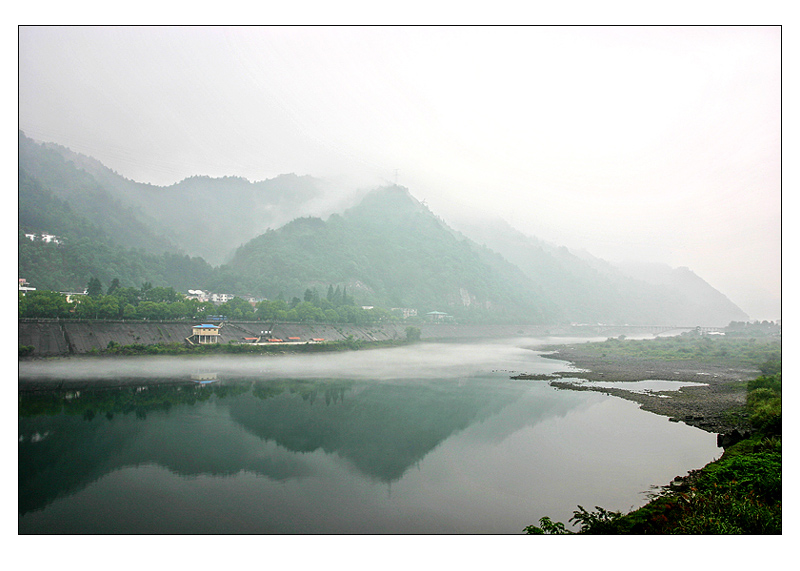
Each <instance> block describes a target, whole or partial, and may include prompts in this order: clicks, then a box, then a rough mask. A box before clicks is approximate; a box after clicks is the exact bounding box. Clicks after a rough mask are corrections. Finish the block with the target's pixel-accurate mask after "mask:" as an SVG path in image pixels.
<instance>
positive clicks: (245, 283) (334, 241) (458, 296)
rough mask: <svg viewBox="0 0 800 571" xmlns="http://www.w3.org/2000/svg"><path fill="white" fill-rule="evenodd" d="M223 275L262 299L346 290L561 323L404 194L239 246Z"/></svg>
mask: <svg viewBox="0 0 800 571" xmlns="http://www.w3.org/2000/svg"><path fill="white" fill-rule="evenodd" d="M224 271H225V272H226V273H227V274H228V275H230V276H232V277H235V278H234V279H237V280H239V282H238V284H237V285H238V286H239V287H245V288H256V289H255V291H254V292H253V293H254V294H255V295H263V296H267V297H270V296H277V295H281V294H283V295H286V289H285V288H289V289H295V290H296V289H302V288H307V287H316V288H322V289H323V291H324V289H325V288H327V287H328V285H330V284H333V285H340V286H343V287H347V291H348V293H349V294H350V295H351V296H353V297H354V298H355V299H356V302H357V303H361V304H368V305H381V306H385V307H409V308H415V309H418V310H420V311H425V312H427V311H434V310H437V311H445V312H448V313H452V314H454V315H457V316H461V317H465V316H467V315H470V316H472V317H476V316H488V315H492V316H493V317H494V318H497V319H511V318H513V317H515V318H517V319H520V318H524V319H527V320H532V321H535V322H543V321H553V320H559V319H560V316H559V310H558V308H557V307H556V306H554V305H553V304H551V303H549V301H548V300H546V299H545V298H543V297H539V296H538V295H537V292H536V287H535V285H534V284H532V283H531V282H530V280H528V279H527V278H526V277H525V276H524V275H523V274H522V273H521V272H520V271H519V269H518V268H516V267H514V266H513V265H512V264H510V263H508V262H507V261H506V260H505V259H503V258H502V257H501V256H499V255H497V254H496V253H494V252H491V251H489V250H488V249H486V248H482V247H480V246H478V245H477V244H475V243H474V242H472V241H471V240H469V239H467V238H464V237H460V238H459V236H458V235H457V233H456V232H454V231H453V230H452V229H451V228H449V227H448V226H447V225H446V224H445V223H444V222H443V221H441V220H440V219H439V218H437V217H436V216H435V215H433V214H432V213H431V212H430V211H429V210H428V209H427V207H425V206H424V205H422V204H421V203H420V202H419V201H417V200H416V199H415V198H413V197H412V196H411V194H410V193H409V192H408V190H407V189H405V188H403V187H399V186H391V187H385V188H380V189H376V190H374V191H372V192H371V193H369V194H367V195H366V196H365V197H364V199H363V200H362V201H361V203H360V204H358V205H357V206H354V207H352V208H350V209H349V210H347V211H345V212H344V213H342V214H334V215H332V216H331V217H330V218H328V220H326V221H324V220H322V219H319V218H301V219H297V220H295V221H293V222H291V223H289V224H287V225H285V226H283V227H282V228H280V229H278V230H271V231H269V232H266V233H265V234H262V235H261V236H259V237H257V238H255V239H253V240H252V241H250V242H249V243H247V244H245V245H244V246H242V247H240V248H239V249H238V250H237V251H236V254H235V255H234V257H233V259H232V260H231V262H230V264H228V265H227V266H225V268H224Z"/></svg>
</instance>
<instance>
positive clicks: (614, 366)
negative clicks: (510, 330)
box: [542, 344, 759, 434]
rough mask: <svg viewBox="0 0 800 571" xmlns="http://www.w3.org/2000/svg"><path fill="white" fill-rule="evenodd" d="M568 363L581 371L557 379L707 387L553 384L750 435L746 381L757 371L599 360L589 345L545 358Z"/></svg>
mask: <svg viewBox="0 0 800 571" xmlns="http://www.w3.org/2000/svg"><path fill="white" fill-rule="evenodd" d="M542 356H543V357H547V358H550V359H558V360H562V361H567V362H569V363H571V364H572V365H573V366H575V367H577V368H578V369H580V370H579V371H575V370H565V371H559V372H557V373H556V374H555V375H554V376H558V377H561V378H579V379H586V380H588V381H623V382H624V381H629V382H630V381H645V380H653V379H658V380H668V381H684V382H692V383H703V386H691V387H683V388H681V389H679V390H677V391H670V392H669V393H668V394H664V393H635V392H632V391H630V390H625V389H622V388H602V387H588V386H580V385H576V384H572V383H570V382H568V381H564V380H557V379H554V380H552V381H551V384H552V385H553V386H555V387H558V388H564V389H570V390H592V391H599V392H602V393H606V394H610V395H613V396H617V397H620V398H623V399H626V400H630V401H633V402H636V403H638V404H639V405H640V406H641V407H642V409H644V410H647V411H650V412H653V413H655V414H659V415H662V416H666V417H669V418H670V419H673V420H675V421H682V422H685V423H686V424H688V425H691V426H696V427H697V428H700V429H702V430H705V431H707V432H713V433H718V434H730V433H732V432H733V431H740V432H742V431H746V430H747V426H746V425H747V420H746V414H745V410H744V408H745V402H746V396H747V381H748V380H750V379H753V378H755V377H757V376H758V375H759V371H758V369H757V368H755V367H729V366H726V365H724V364H722V363H715V362H699V361H696V360H690V359H683V360H661V359H632V358H630V357H625V356H621V355H613V354H608V353H607V354H606V355H605V356H598V355H597V354H596V353H595V352H594V351H592V350H589V349H588V348H587V347H586V346H585V344H584V345H581V344H578V345H570V346H560V347H558V348H557V349H554V351H553V352H552V353H547V354H544V355H542Z"/></svg>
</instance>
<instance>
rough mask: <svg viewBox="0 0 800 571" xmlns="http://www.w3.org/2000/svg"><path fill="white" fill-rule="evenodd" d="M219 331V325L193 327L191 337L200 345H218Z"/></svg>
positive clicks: (207, 324)
mask: <svg viewBox="0 0 800 571" xmlns="http://www.w3.org/2000/svg"><path fill="white" fill-rule="evenodd" d="M219 329H220V327H219V325H212V324H210V323H204V324H203V325H195V326H194V327H192V336H193V337H194V338H195V339H197V342H198V343H200V344H201V345H205V344H208V343H219Z"/></svg>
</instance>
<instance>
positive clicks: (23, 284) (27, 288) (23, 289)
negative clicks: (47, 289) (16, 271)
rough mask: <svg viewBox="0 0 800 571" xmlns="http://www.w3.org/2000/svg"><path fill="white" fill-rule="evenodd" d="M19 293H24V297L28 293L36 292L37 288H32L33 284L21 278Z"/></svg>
mask: <svg viewBox="0 0 800 571" xmlns="http://www.w3.org/2000/svg"><path fill="white" fill-rule="evenodd" d="M19 291H21V292H22V295H25V292H26V291H36V288H35V287H31V284H29V283H28V280H26V279H25V278H19Z"/></svg>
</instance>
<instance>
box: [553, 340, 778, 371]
mask: <svg viewBox="0 0 800 571" xmlns="http://www.w3.org/2000/svg"><path fill="white" fill-rule="evenodd" d="M553 348H555V349H557V348H558V347H557V346H556V347H553ZM581 352H582V353H584V354H586V355H590V356H592V355H593V356H595V357H606V358H623V359H628V360H645V359H648V360H653V359H657V360H664V361H679V360H692V361H697V362H701V363H721V364H723V363H724V364H725V365H726V366H728V367H752V368H759V369H760V370H761V372H763V373H765V374H769V373H773V372H775V371H776V369H775V367H776V363H777V366H778V367H779V366H780V360H781V339H780V337H777V336H772V337H749V338H743V337H730V336H728V335H725V336H711V335H697V334H684V335H679V336H676V337H657V338H655V339H645V340H630V339H617V338H612V339H608V340H606V341H603V342H600V343H586V344H583V345H581Z"/></svg>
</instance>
